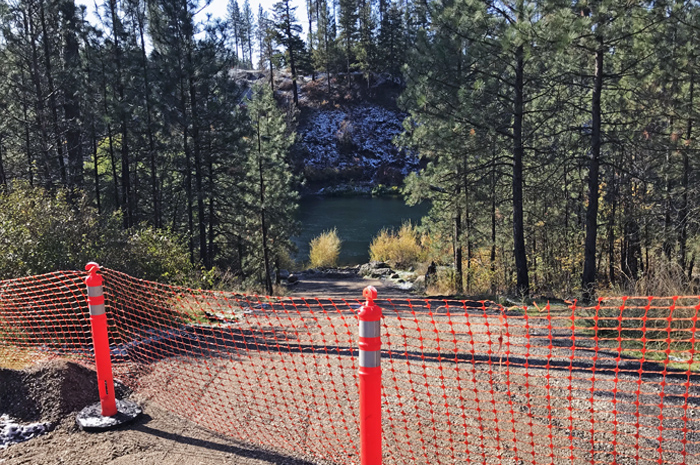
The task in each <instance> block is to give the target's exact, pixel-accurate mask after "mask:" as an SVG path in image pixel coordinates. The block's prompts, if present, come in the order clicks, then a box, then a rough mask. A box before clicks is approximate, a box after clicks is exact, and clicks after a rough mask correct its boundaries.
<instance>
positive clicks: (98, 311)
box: [88, 304, 105, 316]
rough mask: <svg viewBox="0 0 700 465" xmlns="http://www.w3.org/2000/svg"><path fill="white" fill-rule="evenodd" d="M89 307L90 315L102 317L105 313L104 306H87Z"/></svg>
mask: <svg viewBox="0 0 700 465" xmlns="http://www.w3.org/2000/svg"><path fill="white" fill-rule="evenodd" d="M88 306H89V307H90V315H94V316H97V315H104V313H105V304H98V305H92V304H90V305H88Z"/></svg>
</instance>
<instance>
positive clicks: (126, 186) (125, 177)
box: [109, 0, 134, 228]
mask: <svg viewBox="0 0 700 465" xmlns="http://www.w3.org/2000/svg"><path fill="white" fill-rule="evenodd" d="M109 9H110V14H111V16H112V32H113V34H114V65H115V67H116V70H117V76H116V81H117V82H116V84H117V86H116V87H117V94H118V97H119V99H118V100H119V102H118V103H119V121H120V123H119V126H120V128H119V129H120V131H121V162H122V163H121V164H122V173H121V174H122V192H121V194H122V195H121V203H122V206H123V208H124V227H125V228H130V227H131V226H133V224H134V218H133V216H134V210H133V199H132V198H131V197H132V196H131V167H130V160H129V133H128V123H127V114H126V109H125V108H124V105H125V92H124V81H123V79H122V71H123V70H122V51H121V45H120V40H119V39H120V37H119V36H120V34H121V31H120V30H119V29H121V26H120V25H121V21H120V20H119V18H118V16H117V2H116V0H110V1H109Z"/></svg>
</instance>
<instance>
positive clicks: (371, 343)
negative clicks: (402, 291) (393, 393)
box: [358, 286, 382, 465]
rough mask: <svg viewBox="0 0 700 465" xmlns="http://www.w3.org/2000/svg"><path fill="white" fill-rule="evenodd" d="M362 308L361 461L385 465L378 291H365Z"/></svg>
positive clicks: (364, 463) (360, 343)
mask: <svg viewBox="0 0 700 465" xmlns="http://www.w3.org/2000/svg"><path fill="white" fill-rule="evenodd" d="M362 295H363V297H365V299H367V300H366V302H365V304H364V305H363V306H361V307H360V312H359V315H358V316H359V319H360V341H359V346H360V370H359V375H360V457H361V463H362V465H381V463H382V351H381V348H382V341H381V337H380V336H381V318H382V309H381V308H379V307H378V306H376V305H374V299H376V298H377V290H376V289H375V288H374V287H372V286H367V287H366V288H365V289H364V290H363V291H362Z"/></svg>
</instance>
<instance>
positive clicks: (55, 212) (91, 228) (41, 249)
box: [0, 184, 193, 283]
mask: <svg viewBox="0 0 700 465" xmlns="http://www.w3.org/2000/svg"><path fill="white" fill-rule="evenodd" d="M89 261H96V262H98V263H100V265H103V266H106V267H108V268H112V269H116V270H119V271H123V272H125V273H128V274H130V275H132V276H135V277H138V278H142V279H149V280H158V281H165V282H171V283H172V282H178V283H181V282H184V281H185V280H186V279H189V278H190V277H191V276H192V272H193V267H192V265H191V264H190V262H189V258H188V252H187V248H186V247H185V245H184V243H183V242H182V241H180V240H178V239H176V238H174V237H173V236H172V235H170V234H168V233H166V232H164V231H160V230H156V229H154V228H152V227H148V226H139V227H135V228H132V229H130V230H124V229H123V228H122V218H121V215H120V214H119V213H115V214H102V215H100V214H98V213H97V210H96V209H95V208H94V207H92V205H91V204H90V203H89V201H88V199H87V198H86V197H85V196H84V195H81V194H79V193H78V194H73V195H71V196H70V197H69V195H68V193H67V192H66V191H64V190H58V191H57V192H55V193H50V192H48V191H46V190H44V189H41V188H35V187H31V186H29V185H28V184H16V185H15V186H13V187H12V189H9V190H4V191H0V280H2V279H9V278H16V277H22V276H28V275H36V274H42V273H48V272H51V271H56V270H82V269H83V268H84V266H85V264H86V263H87V262H89Z"/></svg>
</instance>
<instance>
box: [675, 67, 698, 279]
mask: <svg viewBox="0 0 700 465" xmlns="http://www.w3.org/2000/svg"><path fill="white" fill-rule="evenodd" d="M694 90H695V75H694V73H692V72H691V73H690V89H689V95H688V99H689V102H688V103H689V105H688V106H689V108H693V95H694ZM692 136H693V118H691V117H688V124H687V126H686V132H685V141H686V142H685V143H686V144H690V143H691V142H690V141H691V137H692ZM689 152H690V147H688V146H687V145H686V146H685V147H683V150H682V154H683V180H682V186H681V187H682V189H683V197H682V200H681V202H682V203H681V208H680V212H679V213H680V217H681V218H680V219H681V224H680V232H679V237H678V244H679V250H678V262H679V264H680V265H681V267H682V268H683V269H684V270H685V269H686V265H687V263H686V258H687V257H686V255H687V253H688V252H687V249H686V248H687V244H688V215H689V214H690V212H689V207H688V190H689V188H690V186H689V179H690V157H689V155H690V154H689ZM691 278H692V276H690V275H688V279H691Z"/></svg>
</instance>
